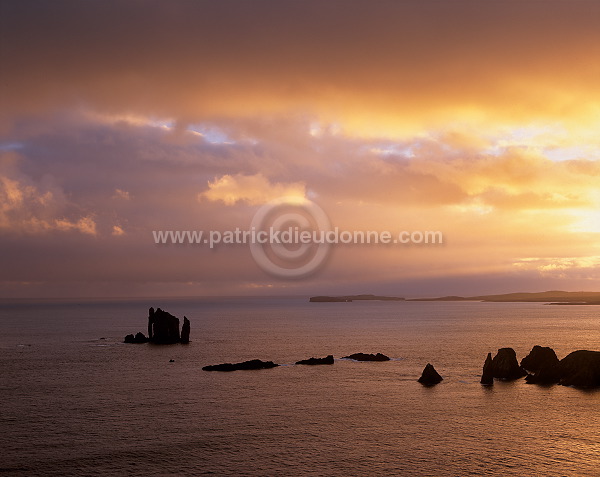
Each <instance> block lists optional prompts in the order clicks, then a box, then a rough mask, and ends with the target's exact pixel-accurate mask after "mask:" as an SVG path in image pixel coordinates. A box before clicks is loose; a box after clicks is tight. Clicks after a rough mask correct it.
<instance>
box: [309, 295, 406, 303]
mask: <svg viewBox="0 0 600 477" xmlns="http://www.w3.org/2000/svg"><path fill="white" fill-rule="evenodd" d="M369 300H370V301H404V298H400V297H397V296H380V295H345V296H311V297H310V299H309V300H308V301H311V302H314V303H336V302H352V301H369Z"/></svg>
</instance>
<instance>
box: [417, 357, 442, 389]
mask: <svg viewBox="0 0 600 477" xmlns="http://www.w3.org/2000/svg"><path fill="white" fill-rule="evenodd" d="M443 379H444V378H442V377H441V376H440V375H439V373H438V372H437V371H436V370H435V368H434V367H433V366H432V365H431V364H429V363H427V366H425V369H424V370H423V373H422V374H421V377H420V378H419V382H420V383H421V384H423V385H424V386H433V385H435V384H438V383H439V382H441V381H442V380H443Z"/></svg>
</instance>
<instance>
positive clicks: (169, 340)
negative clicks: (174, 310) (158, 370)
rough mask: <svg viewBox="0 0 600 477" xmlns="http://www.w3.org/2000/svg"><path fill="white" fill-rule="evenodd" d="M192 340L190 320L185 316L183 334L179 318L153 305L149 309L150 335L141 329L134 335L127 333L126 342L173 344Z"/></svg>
mask: <svg viewBox="0 0 600 477" xmlns="http://www.w3.org/2000/svg"><path fill="white" fill-rule="evenodd" d="M189 341H190V320H188V319H187V317H185V316H184V317H183V326H182V328H181V334H180V333H179V318H177V317H176V316H173V315H171V313H168V312H166V311H164V310H161V309H160V308H157V309H156V310H155V309H154V308H152V307H150V309H149V310H148V337H147V338H146V335H144V334H143V333H142V332H141V331H140V332H139V333H137V334H136V335H135V336H134V335H127V336H126V337H125V339H124V342H125V343H147V342H150V343H156V344H173V343H189Z"/></svg>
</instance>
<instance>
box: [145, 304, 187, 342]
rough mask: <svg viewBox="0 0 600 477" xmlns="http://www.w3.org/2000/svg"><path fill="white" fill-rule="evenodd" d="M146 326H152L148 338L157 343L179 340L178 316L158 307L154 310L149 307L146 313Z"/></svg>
mask: <svg viewBox="0 0 600 477" xmlns="http://www.w3.org/2000/svg"><path fill="white" fill-rule="evenodd" d="M148 326H149V327H150V326H152V336H151V337H150V340H151V341H152V342H153V343H157V344H171V343H178V342H179V341H180V336H179V318H177V317H175V316H173V315H171V313H168V312H166V311H164V310H161V309H160V308H157V309H156V311H154V309H153V308H150V310H149V313H148Z"/></svg>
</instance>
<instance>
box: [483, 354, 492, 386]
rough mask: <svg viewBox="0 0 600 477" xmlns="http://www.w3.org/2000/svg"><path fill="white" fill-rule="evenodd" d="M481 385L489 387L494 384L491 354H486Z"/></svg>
mask: <svg viewBox="0 0 600 477" xmlns="http://www.w3.org/2000/svg"><path fill="white" fill-rule="evenodd" d="M480 382H481V384H483V385H484V386H491V385H493V384H494V370H493V365H492V353H488V355H487V358H485V362H484V363H483V372H482V373H481V381H480Z"/></svg>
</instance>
